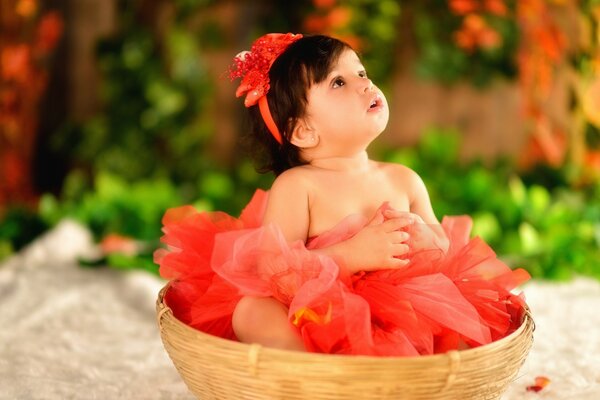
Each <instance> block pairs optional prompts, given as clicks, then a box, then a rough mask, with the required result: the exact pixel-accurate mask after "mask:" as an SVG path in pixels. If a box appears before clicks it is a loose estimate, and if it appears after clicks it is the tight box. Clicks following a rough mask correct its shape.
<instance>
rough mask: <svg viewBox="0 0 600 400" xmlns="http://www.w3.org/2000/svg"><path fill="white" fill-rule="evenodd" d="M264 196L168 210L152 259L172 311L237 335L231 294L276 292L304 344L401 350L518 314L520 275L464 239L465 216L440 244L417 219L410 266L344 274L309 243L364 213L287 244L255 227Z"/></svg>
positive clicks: (343, 235) (340, 233) (481, 331)
mask: <svg viewBox="0 0 600 400" xmlns="http://www.w3.org/2000/svg"><path fill="white" fill-rule="evenodd" d="M266 200H267V194H266V193H264V192H261V191H259V192H257V194H256V195H255V196H254V198H253V199H252V201H251V202H250V203H249V205H248V206H247V208H246V209H245V211H244V212H243V213H242V216H241V217H240V218H239V219H236V218H233V217H230V216H228V215H226V214H223V213H199V212H196V211H193V210H192V209H189V208H185V207H184V208H178V209H174V210H169V212H167V214H166V215H165V218H164V220H163V223H164V232H165V235H164V237H163V242H164V243H166V244H167V246H168V248H167V249H163V250H161V251H159V252H157V257H156V260H157V262H158V263H159V264H160V267H161V268H160V272H161V275H162V276H163V277H165V278H167V279H170V280H171V288H170V290H169V291H168V292H167V293H168V297H167V298H166V301H167V304H168V305H169V306H170V307H171V308H172V309H173V311H174V313H175V315H176V316H177V317H178V318H179V319H181V320H182V321H184V322H186V323H188V324H189V325H191V326H193V327H195V328H197V329H200V330H202V331H205V332H208V333H211V334H214V335H218V336H221V337H225V338H235V336H234V334H233V331H232V329H231V314H232V312H233V310H234V308H235V305H236V304H237V302H238V301H239V299H240V298H241V297H242V296H245V295H251V296H263V297H274V298H276V299H277V300H279V301H280V302H281V303H283V304H284V305H285V306H287V307H288V309H289V314H288V316H289V321H290V323H291V324H293V325H294V326H296V327H297V328H298V329H299V331H300V332H301V334H302V338H303V340H304V343H305V346H306V348H307V350H309V351H314V352H322V353H341V354H365V355H400V356H414V355H419V354H434V353H439V352H444V351H447V350H450V349H456V348H458V347H459V346H463V345H468V346H471V347H475V346H479V345H482V344H486V343H490V342H491V341H494V340H497V339H499V338H501V337H504V336H506V335H507V334H509V333H511V332H512V331H513V330H514V329H516V328H517V327H518V324H519V323H520V321H521V314H522V312H523V307H524V305H525V302H524V297H523V296H522V295H515V294H513V293H512V292H511V291H512V290H513V289H515V288H516V287H517V286H518V285H520V284H522V283H524V282H525V281H526V280H527V279H529V275H528V274H527V272H525V271H524V270H521V269H518V270H514V271H513V270H511V269H510V268H509V267H508V266H506V265H505V264H504V263H502V262H501V261H500V260H498V259H497V257H496V255H495V253H494V251H493V250H492V249H491V248H490V247H489V246H488V245H487V244H486V243H485V242H483V241H482V240H481V239H478V238H475V239H470V230H471V220H470V218H468V217H449V218H444V219H443V221H442V227H443V229H444V231H445V232H446V235H447V237H448V239H449V247H448V248H447V249H446V248H442V247H441V246H439V245H437V244H436V243H435V241H434V240H432V238H431V234H430V230H428V229H427V227H426V226H422V225H419V224H416V225H413V226H411V227H410V228H409V233H410V235H411V241H412V243H409V245H410V247H411V248H412V249H416V250H413V251H412V252H411V253H410V254H409V259H410V263H409V265H408V266H406V267H403V268H401V269H397V270H389V269H388V270H379V271H374V272H362V273H358V274H354V275H352V276H347V275H345V274H344V272H343V271H344V270H345V269H344V268H343V265H340V264H339V261H338V262H336V261H335V260H333V259H331V258H329V257H325V256H320V255H317V254H315V253H314V252H312V251H311V250H312V249H316V248H323V247H327V246H330V245H332V244H335V243H337V242H340V241H343V240H345V239H347V238H349V237H351V236H353V235H354V234H355V233H356V232H358V230H360V229H361V228H362V227H364V225H365V224H366V223H367V221H366V219H365V218H362V217H360V216H356V215H352V216H349V217H348V218H346V219H344V220H343V221H342V222H340V223H339V224H338V225H337V226H336V227H334V228H333V229H331V230H330V231H328V232H326V233H324V234H322V235H319V236H318V237H315V238H311V239H310V240H309V241H308V243H307V244H304V243H303V242H300V241H298V242H296V243H291V244H289V243H287V242H286V240H285V238H284V237H283V235H282V233H281V232H280V230H279V229H278V228H277V227H276V226H275V225H267V226H260V221H261V220H262V213H263V212H264V207H265V204H266ZM386 207H387V205H385V204H384V205H382V207H381V209H380V210H378V213H379V214H380V215H383V213H382V211H383V210H384V209H385V208H386Z"/></svg>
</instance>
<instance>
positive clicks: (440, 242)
mask: <svg viewBox="0 0 600 400" xmlns="http://www.w3.org/2000/svg"><path fill="white" fill-rule="evenodd" d="M397 167H398V170H399V173H398V179H400V180H401V184H402V187H405V188H406V189H407V192H408V197H409V202H410V205H409V208H410V212H411V213H412V214H413V215H414V217H415V221H414V222H416V223H424V224H426V226H427V227H428V228H429V230H430V231H431V232H432V233H433V238H434V245H435V246H436V247H439V248H441V249H444V250H446V249H447V248H448V239H447V237H446V234H445V233H444V230H443V229H442V227H441V225H440V223H439V221H438V219H437V218H436V216H435V213H434V212H433V207H432V206H431V200H430V198H429V193H428V192H427V187H426V186H425V183H424V182H423V179H421V177H420V176H419V175H418V174H417V173H416V172H414V171H413V170H412V169H410V168H407V167H404V166H397ZM398 215H399V213H397V212H396V213H395V212H394V211H390V212H389V213H388V214H387V215H386V216H387V217H395V216H398Z"/></svg>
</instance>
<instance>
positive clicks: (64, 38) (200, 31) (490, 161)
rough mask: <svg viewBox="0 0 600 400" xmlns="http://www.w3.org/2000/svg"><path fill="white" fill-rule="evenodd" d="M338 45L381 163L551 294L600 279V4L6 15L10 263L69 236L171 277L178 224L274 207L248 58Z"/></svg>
mask: <svg viewBox="0 0 600 400" xmlns="http://www.w3.org/2000/svg"><path fill="white" fill-rule="evenodd" d="M266 32H303V33H325V34H330V35H334V36H336V37H339V38H341V39H344V40H346V41H348V42H349V43H351V44H352V45H353V46H354V47H355V48H356V49H357V50H358V51H359V52H360V54H361V55H362V56H363V59H364V62H365V65H366V66H367V70H368V71H369V74H370V76H371V78H372V79H373V80H374V81H375V82H376V83H377V84H378V85H379V86H380V87H381V88H382V89H383V90H384V92H385V94H386V96H387V98H388V102H389V103H390V109H391V116H390V123H389V126H388V129H387V130H386V132H385V133H384V134H383V135H382V136H381V137H380V138H379V139H378V141H377V142H376V143H374V144H373V146H372V148H371V150H370V153H371V156H372V157H373V158H377V159H382V160H388V161H394V162H399V163H403V164H406V165H408V166H410V167H411V168H413V169H415V170H416V171H417V172H418V173H419V174H420V175H421V176H422V177H423V178H424V180H425V181H426V183H427V185H428V188H429V191H430V194H431V197H432V202H433V205H434V209H435V211H436V214H437V215H438V217H441V216H443V215H455V214H469V215H471V216H473V218H474V231H475V234H477V235H480V236H482V237H483V238H484V239H485V240H486V241H488V243H490V245H491V246H492V247H493V248H494V249H495V250H496V251H497V252H498V254H499V255H500V256H501V258H503V259H504V260H506V261H507V262H508V263H510V264H511V265H513V266H521V267H524V268H526V269H528V270H529V271H530V272H531V273H532V274H533V275H534V277H536V278H544V279H569V278H571V277H573V276H574V275H576V274H578V275H586V276H595V277H596V278H600V251H599V247H600V0H519V1H516V0H514V1H510V0H299V1H294V2H287V1H281V0H260V1H243V0H237V1H233V0H232V1H210V0H129V1H122V0H46V1H42V0H3V1H1V2H0V221H1V222H0V261H1V260H2V259H6V258H7V257H10V256H11V255H13V254H15V253H16V252H19V250H20V249H22V248H23V247H24V246H26V245H27V244H28V243H31V242H32V241H33V240H35V238H36V237H38V236H39V235H40V234H42V233H43V232H45V231H47V230H49V229H51V228H52V227H53V226H55V225H56V224H57V223H58V222H59V221H61V220H64V219H66V218H72V219H76V220H77V221H79V222H81V223H83V224H84V225H85V226H87V227H88V228H89V229H90V230H91V231H92V232H93V234H94V238H95V240H96V241H97V242H98V244H99V247H100V249H101V250H102V252H101V255H100V256H99V257H98V258H93V259H82V260H81V262H82V265H87V266H96V265H97V266H111V267H114V268H124V269H131V268H133V269H138V268H142V269H147V270H150V271H152V272H156V266H155V265H154V264H153V262H152V256H151V254H152V251H153V250H154V249H155V248H156V247H157V246H159V238H160V235H161V232H160V226H161V225H160V220H161V217H162V214H163V213H164V211H165V210H166V209H167V208H168V207H172V206H177V205H182V204H188V203H189V204H194V205H195V206H196V207H198V208H199V209H204V210H223V211H226V212H229V213H232V214H234V215H235V214H238V213H239V212H240V210H241V208H242V207H243V205H244V204H245V203H246V202H247V201H248V200H249V199H250V197H251V195H252V193H253V192H254V190H255V189H256V188H265V189H266V188H268V187H269V185H270V183H271V182H272V180H273V177H272V176H270V175H259V174H257V173H256V172H255V171H254V167H253V165H252V162H251V160H250V159H249V158H248V156H247V155H246V154H245V153H244V152H243V151H242V150H241V149H240V147H239V145H238V142H239V141H238V138H239V135H240V133H241V132H243V130H244V129H246V125H245V123H244V118H243V115H244V113H243V112H244V110H243V105H242V104H241V101H239V100H237V99H235V97H234V92H235V87H236V84H235V83H232V82H230V81H229V79H228V78H227V77H226V71H227V70H228V68H229V65H230V62H231V59H232V57H233V56H234V55H235V54H236V53H238V52H239V51H241V50H244V49H247V48H249V45H250V43H251V42H252V41H253V39H255V38H256V37H258V36H259V35H261V34H264V33H266Z"/></svg>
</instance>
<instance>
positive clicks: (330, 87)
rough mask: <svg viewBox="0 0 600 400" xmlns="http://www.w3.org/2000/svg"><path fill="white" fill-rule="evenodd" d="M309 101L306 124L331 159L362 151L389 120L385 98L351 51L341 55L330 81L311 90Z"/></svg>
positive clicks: (309, 91) (330, 75)
mask: <svg viewBox="0 0 600 400" xmlns="http://www.w3.org/2000/svg"><path fill="white" fill-rule="evenodd" d="M307 98H308V105H307V109H306V111H307V121H308V123H309V124H310V126H311V128H313V129H315V130H316V132H317V135H318V136H319V143H320V145H323V146H328V148H329V149H330V150H331V152H333V153H335V154H332V155H337V156H344V155H348V154H349V153H352V152H357V151H363V150H364V149H366V147H367V146H368V145H369V143H371V141H372V140H373V139H375V138H376V137H377V136H378V135H379V134H380V133H381V132H382V131H383V130H384V129H385V127H386V125H387V122H388V119H389V109H388V105H387V101H386V99H385V96H384V95H383V93H382V92H381V90H379V88H377V86H375V85H373V83H372V82H371V80H370V79H369V78H368V77H367V73H366V71H365V67H364V66H363V65H362V62H361V61H360V59H359V58H358V56H357V55H356V53H355V52H354V51H352V50H346V51H344V52H343V53H342V54H341V55H340V58H339V60H338V62H337V63H336V64H335V65H334V66H333V68H332V70H331V72H330V73H329V74H328V76H327V78H326V79H325V80H324V81H323V82H321V83H319V84H316V85H313V86H312V87H311V88H310V89H309V90H308V94H307Z"/></svg>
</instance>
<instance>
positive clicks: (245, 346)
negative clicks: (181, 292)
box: [156, 282, 535, 363]
mask: <svg viewBox="0 0 600 400" xmlns="http://www.w3.org/2000/svg"><path fill="white" fill-rule="evenodd" d="M169 286H170V282H168V283H167V284H166V285H165V286H163V287H162V288H161V289H160V291H159V292H158V298H157V300H156V307H157V310H158V315H157V322H158V325H159V327H161V319H162V317H163V315H164V314H166V313H170V314H171V315H170V317H171V319H172V323H174V324H176V325H178V326H180V327H181V328H183V329H185V330H187V331H188V332H190V333H191V334H193V335H197V336H199V337H203V338H205V339H207V340H212V341H215V342H216V343H221V344H224V345H227V346H230V347H232V348H233V349H236V348H237V349H239V351H243V352H248V351H250V349H252V348H253V347H257V346H258V347H260V351H261V353H262V354H265V355H268V354H269V353H270V354H273V355H278V356H280V357H284V356H286V355H287V356H289V357H296V358H297V357H300V358H302V357H307V358H311V359H316V360H318V359H322V360H323V361H326V360H327V359H331V358H332V357H334V358H336V359H339V360H343V359H352V360H358V361H365V362H369V361H370V362H381V361H382V360H389V361H390V362H394V361H399V360H406V359H411V361H413V362H423V363H430V362H434V361H440V360H445V359H447V357H448V353H451V352H458V353H459V354H462V355H464V356H465V357H466V356H468V355H470V354H476V353H479V352H481V351H482V350H483V349H491V348H495V347H498V346H503V345H504V344H505V343H506V342H509V341H512V340H515V338H516V337H517V336H519V335H520V334H521V333H522V332H523V331H524V330H525V329H527V327H528V325H530V324H532V325H533V330H535V322H534V320H533V318H532V315H531V312H530V310H529V308H528V307H526V308H525V312H524V313H523V319H522V321H521V325H519V327H518V328H517V329H516V330H515V331H514V332H512V333H510V334H509V335H507V336H505V337H503V338H501V339H498V340H495V341H493V342H491V343H488V344H485V345H481V346H478V347H474V348H470V349H464V350H451V351H449V352H447V353H440V354H431V355H420V356H413V357H411V356H368V355H352V354H324V353H312V352H303V351H295V350H284V349H277V348H272V347H266V346H262V345H260V344H257V343H252V344H249V343H242V342H238V341H235V340H230V339H225V338H222V337H219V336H215V335H211V334H210V333H206V332H203V331H201V330H199V329H196V328H193V327H191V326H189V325H188V324H186V323H184V322H182V321H181V320H179V319H178V318H177V317H175V315H174V314H173V312H172V310H171V308H169V306H168V305H167V304H166V303H165V301H164V297H165V294H166V292H167V290H168V289H169ZM161 329H162V328H161ZM461 358H462V357H461Z"/></svg>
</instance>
